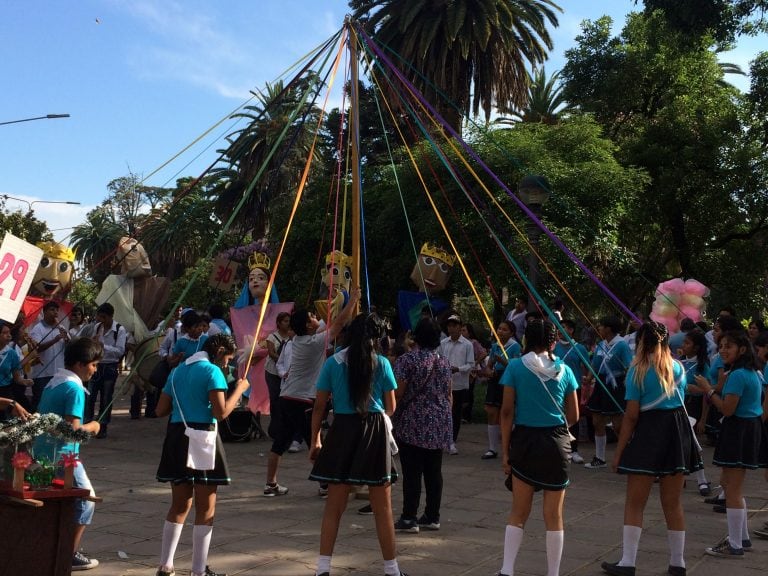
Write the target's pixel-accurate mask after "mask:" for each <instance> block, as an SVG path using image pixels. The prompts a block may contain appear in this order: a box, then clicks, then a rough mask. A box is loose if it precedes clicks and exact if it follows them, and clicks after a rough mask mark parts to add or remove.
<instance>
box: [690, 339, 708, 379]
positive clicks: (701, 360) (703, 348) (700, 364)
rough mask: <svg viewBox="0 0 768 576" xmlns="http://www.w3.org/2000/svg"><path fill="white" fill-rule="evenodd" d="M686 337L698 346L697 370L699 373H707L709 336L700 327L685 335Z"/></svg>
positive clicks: (695, 346)
mask: <svg viewBox="0 0 768 576" xmlns="http://www.w3.org/2000/svg"><path fill="white" fill-rule="evenodd" d="M685 337H686V339H688V340H690V341H691V344H693V346H694V348H696V371H697V372H698V373H699V374H705V370H706V369H707V366H709V355H708V354H707V337H706V335H705V334H704V332H702V331H701V329H699V328H694V329H693V330H691V331H690V332H688V334H686V335H685Z"/></svg>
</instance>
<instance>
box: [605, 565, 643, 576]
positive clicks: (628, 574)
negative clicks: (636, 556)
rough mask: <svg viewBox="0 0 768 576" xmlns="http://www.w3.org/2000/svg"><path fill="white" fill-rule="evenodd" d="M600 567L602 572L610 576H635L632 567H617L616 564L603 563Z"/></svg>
mask: <svg viewBox="0 0 768 576" xmlns="http://www.w3.org/2000/svg"><path fill="white" fill-rule="evenodd" d="M600 567H601V568H602V569H603V572H605V573H606V574H610V575H611V576H635V567H634V566H619V563H618V562H603V563H602V564H600Z"/></svg>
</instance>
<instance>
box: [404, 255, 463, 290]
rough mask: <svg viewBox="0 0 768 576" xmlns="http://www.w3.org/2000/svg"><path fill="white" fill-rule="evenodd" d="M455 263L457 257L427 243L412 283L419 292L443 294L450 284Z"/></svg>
mask: <svg viewBox="0 0 768 576" xmlns="http://www.w3.org/2000/svg"><path fill="white" fill-rule="evenodd" d="M455 262H456V257H455V256H451V255H450V254H449V253H448V252H446V251H445V250H443V249H442V248H440V247H439V246H435V245H434V244H430V243H429V242H426V243H425V244H424V246H422V247H421V252H420V253H419V257H418V259H417V260H416V265H415V266H414V267H413V271H412V272H411V276H410V278H411V282H413V283H414V284H416V287H417V288H418V289H419V291H421V292H426V293H427V294H437V293H438V292H442V291H443V290H445V287H446V286H447V284H448V280H449V279H450V277H451V271H452V270H453V265H454V263H455Z"/></svg>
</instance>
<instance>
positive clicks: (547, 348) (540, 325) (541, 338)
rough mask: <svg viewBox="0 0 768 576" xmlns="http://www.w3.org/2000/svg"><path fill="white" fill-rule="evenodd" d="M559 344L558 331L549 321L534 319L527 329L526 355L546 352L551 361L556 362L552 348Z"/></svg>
mask: <svg viewBox="0 0 768 576" xmlns="http://www.w3.org/2000/svg"><path fill="white" fill-rule="evenodd" d="M555 342H557V329H556V328H555V325H554V324H553V323H552V322H550V321H549V320H541V319H534V320H531V321H530V322H528V324H527V325H526V327H525V350H524V353H526V354H527V353H528V352H534V353H540V352H546V353H547V355H548V356H549V359H550V360H554V359H555V356H554V354H552V348H553V347H554V345H555Z"/></svg>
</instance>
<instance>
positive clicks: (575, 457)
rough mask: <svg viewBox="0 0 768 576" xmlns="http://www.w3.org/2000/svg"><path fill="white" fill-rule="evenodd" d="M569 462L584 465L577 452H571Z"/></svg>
mask: <svg viewBox="0 0 768 576" xmlns="http://www.w3.org/2000/svg"><path fill="white" fill-rule="evenodd" d="M571 462H573V463H574V464H584V457H583V456H582V455H581V454H579V453H578V452H572V453H571Z"/></svg>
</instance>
